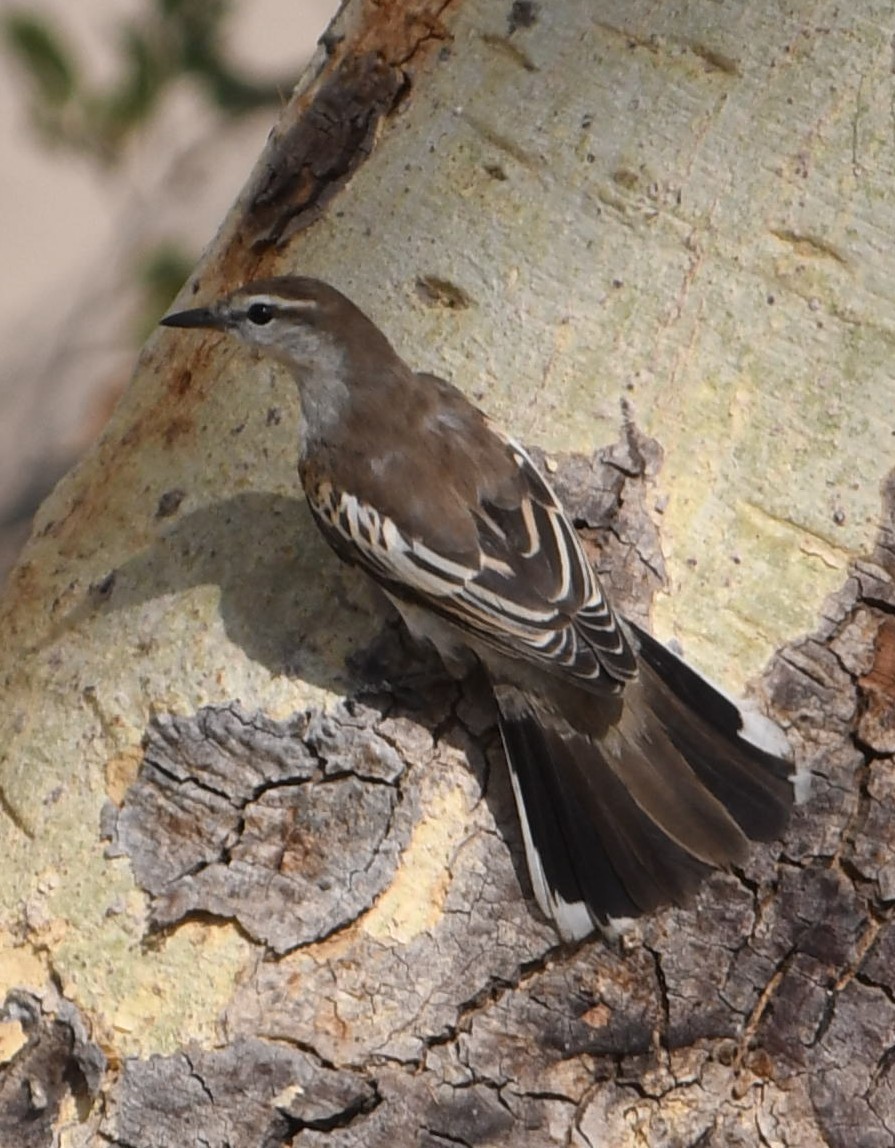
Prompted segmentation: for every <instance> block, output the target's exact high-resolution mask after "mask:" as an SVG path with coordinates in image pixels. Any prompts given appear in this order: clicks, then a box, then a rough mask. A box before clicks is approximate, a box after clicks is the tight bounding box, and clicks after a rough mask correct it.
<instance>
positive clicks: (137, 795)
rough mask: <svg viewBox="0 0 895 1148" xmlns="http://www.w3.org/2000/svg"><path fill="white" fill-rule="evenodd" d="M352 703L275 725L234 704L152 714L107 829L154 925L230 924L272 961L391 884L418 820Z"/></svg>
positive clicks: (396, 773) (389, 756) (396, 758)
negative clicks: (146, 896) (205, 920)
mask: <svg viewBox="0 0 895 1148" xmlns="http://www.w3.org/2000/svg"><path fill="white" fill-rule="evenodd" d="M379 719H380V714H379V713H378V712H377V711H376V710H373V709H371V708H369V707H366V706H362V705H359V704H351V705H346V706H344V707H341V708H340V709H339V710H338V711H337V712H336V713H334V714H332V715H329V716H324V715H321V714H318V713H302V714H298V715H296V716H295V717H293V718H292V719H290V720H288V721H284V722H277V721H273V720H271V719H269V718H266V717H264V716H262V715H260V714H248V713H245V712H244V711H242V710H240V709H239V708H238V707H236V706H231V707H223V708H215V707H209V708H207V709H203V710H201V711H200V712H199V713H197V714H196V715H195V716H193V717H175V716H170V715H163V716H161V717H158V718H156V719H155V720H154V721H153V723H152V725H151V726H150V729H149V731H148V733H147V737H146V750H145V755H144V758H143V762H142V764H141V767H140V771H139V774H138V777H137V780H136V782H135V783H134V784H133V785H132V786H131V787H130V788H129V790H128V792H127V794H126V796H125V799H124V803H123V806H122V808H121V810H120V812H119V813H118V815H117V817H113V818H111V819H109V820H111V821H113V822H114V824H106V825H105V830H106V832H107V834H108V835H110V836H111V837H112V838H113V844H112V846H111V851H112V852H117V853H124V854H126V855H127V856H128V857H129V858H130V860H131V864H132V865H133V869H134V874H135V877H136V879H137V882H138V883H139V884H140V885H141V887H142V888H144V889H145V890H146V891H147V892H148V893H150V895H151V897H152V920H153V923H154V924H155V925H157V926H171V925H174V924H176V923H177V922H178V921H181V920H183V919H184V918H185V917H186V916H188V915H189V914H192V913H210V914H212V915H214V916H218V917H224V918H227V919H233V920H236V921H238V922H239V924H240V925H241V926H242V928H243V929H245V931H246V932H247V933H248V934H249V935H250V936H252V937H253V938H255V939H256V940H258V941H261V942H263V943H264V944H266V945H268V946H269V947H270V948H271V949H273V950H274V951H275V952H278V953H284V952H287V951H288V950H290V949H294V948H295V947H296V946H298V945H303V944H308V943H310V942H311V941H315V940H319V939H320V938H321V937H323V936H326V935H327V934H329V933H331V932H332V931H333V930H334V929H337V928H339V927H341V926H343V925H345V924H347V923H348V922H350V921H353V920H355V919H356V918H357V917H358V916H359V915H360V914H361V913H363V912H364V911H365V910H366V909H369V907H370V906H371V905H372V903H373V901H374V900H375V898H376V897H377V896H378V894H379V893H381V892H382V890H383V889H385V888H386V887H387V886H388V884H389V883H390V881H391V879H392V877H393V875H394V872H395V869H396V867H397V864H398V859H399V856H400V853H401V850H402V848H403V847H404V845H405V844H406V842H407V838H408V835H409V833H410V828H411V826H412V824H413V820H414V817H415V815H416V812H417V810H416V803H415V799H414V797H413V796H412V795H411V794H409V793H408V791H407V790H406V789H405V787H404V786H403V784H402V781H403V777H404V773H405V768H406V764H405V759H407V760H409V759H410V758H411V756H412V755H411V754H410V753H409V752H407V753H406V754H405V755H404V756H402V754H401V753H400V749H401V746H400V745H398V746H397V748H396V746H395V745H394V744H392V743H391V742H389V741H387V740H386V739H385V738H384V737H383V736H382V735H381V734H380V733H379V732H378V731H377V723H378V721H379Z"/></svg>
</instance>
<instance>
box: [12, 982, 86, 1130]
mask: <svg viewBox="0 0 895 1148" xmlns="http://www.w3.org/2000/svg"><path fill="white" fill-rule="evenodd" d="M0 1019H2V1020H4V1021H11V1020H15V1021H17V1022H18V1023H19V1025H20V1026H21V1028H22V1031H23V1033H24V1034H25V1036H26V1038H27V1039H26V1041H25V1043H24V1044H23V1045H22V1047H21V1048H20V1049H19V1050H18V1051H17V1052H16V1053H15V1055H14V1056H13V1057H12V1058H11V1059H10V1060H9V1061H8V1062H7V1063H5V1064H3V1065H2V1066H0V1148H45V1146H46V1145H48V1144H50V1143H53V1142H55V1141H54V1128H55V1126H56V1120H57V1119H58V1117H59V1111H60V1107H61V1105H62V1104H63V1102H64V1100H65V1099H66V1098H67V1097H73V1098H74V1099H75V1100H76V1101H77V1102H78V1103H83V1104H84V1105H85V1106H87V1107H89V1105H90V1102H91V1100H92V1099H93V1098H94V1097H95V1096H96V1095H97V1093H98V1091H99V1088H100V1084H101V1083H102V1078H103V1073H104V1072H105V1068H106V1061H105V1057H104V1056H103V1054H102V1052H101V1051H100V1050H99V1048H98V1047H97V1046H96V1045H95V1044H93V1043H92V1042H91V1041H90V1040H89V1039H88V1037H87V1033H86V1029H85V1026H84V1023H83V1021H82V1019H81V1017H80V1015H79V1013H78V1011H77V1010H76V1009H75V1008H74V1007H73V1006H72V1005H70V1004H69V1003H68V1002H67V1001H61V1000H60V1001H57V1002H56V1005H55V1007H48V1008H47V1009H44V1007H43V1006H42V1004H41V1002H40V1001H39V1000H38V999H37V997H35V996H33V995H32V994H30V993H25V992H15V993H10V994H9V995H8V996H7V998H6V1001H5V1002H4V1004H3V1007H2V1009H0Z"/></svg>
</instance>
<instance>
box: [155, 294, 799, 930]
mask: <svg viewBox="0 0 895 1148" xmlns="http://www.w3.org/2000/svg"><path fill="white" fill-rule="evenodd" d="M162 323H164V324H165V325H166V326H169V327H209V328H214V329H216V330H220V331H226V332H228V333H229V334H231V335H235V336H236V337H237V338H238V339H240V340H241V341H242V342H243V343H246V344H247V345H248V346H250V347H253V348H255V349H257V350H258V351H260V352H262V353H264V354H266V355H269V356H271V357H272V358H274V359H277V360H279V361H280V362H281V363H282V364H284V366H285V367H286V368H287V369H288V370H289V371H290V372H291V374H292V375H293V377H294V378H295V381H296V382H297V384H298V389H299V394H300V401H301V430H300V443H299V464H298V466H299V474H300V476H301V481H302V484H303V486H304V489H305V493H306V495H307V498H308V502H309V503H310V507H311V510H312V512H313V515H314V518H315V520H316V522H317V525H318V526H319V527H320V530H321V531H322V533H323V536H324V537H325V538H326V540H327V542H329V544H330V545H331V546H332V548H333V549H334V550H335V551H336V553H337V554H338V555H339V557H340V558H343V559H344V560H345V561H346V562H349V563H352V564H354V565H356V566H359V567H361V568H362V569H363V570H365V571H366V572H367V573H368V574H369V575H370V576H371V577H372V578H374V579H375V580H376V581H377V582H378V583H379V584H380V586H382V587H383V589H384V590H385V592H386V593H387V594H388V596H389V597H390V598H391V600H392V601H393V602H394V604H395V605H396V606H397V608H398V610H399V611H400V612H401V614H402V615H403V617H404V620H405V621H406V623H407V625H408V626H409V628H410V629H411V631H412V632H413V633H414V634H416V635H417V636H423V637H425V638H428V639H429V640H431V641H432V642H434V643H435V645H436V646H437V648H438V649H439V652H440V653H441V654H442V657H443V658H444V659H445V660H446V661H447V662H448V663H449V664H450V663H456V662H458V661H459V662H461V663H462V662H463V661H464V660H466V661H468V660H469V655H470V653H471V654H473V655H475V657H476V658H477V659H478V660H479V661H480V662H481V663H482V664H483V665H484V667H485V669H486V671H487V674H488V676H489V678H490V681H491V684H492V686H493V690H494V695H495V698H496V700H497V706H498V711H499V715H500V728H501V733H502V735H503V742H504V746H505V748H506V755H507V760H508V763H509V768H510V777H511V780H512V787H513V792H514V794H515V798H516V804H517V807H518V811H519V817H520V821H521V825H522V834H523V839H524V842H525V850H526V855H527V859H528V866H529V872H530V875H531V882H532V886H533V889H534V893H535V896H536V898H537V900H538V903H539V905H540V906H541V909H542V910H543V911H544V913H545V914H546V915H547V916H548V917H550V918H552V920H553V921H554V922H555V924H556V927H557V929H558V931H559V933H560V935H561V936H562V937H563V938H565V939H569V940H571V939H579V938H581V937H584V936H586V935H587V934H589V933H590V932H592V931H593V929H594V927H595V926H597V925H599V926H603V927H606V926H611V924H612V923H613V922H615V921H616V920H617V919H619V918H630V917H636V916H639V915H641V914H643V913H646V912H648V911H650V910H652V909H655V908H657V907H658V906H660V905H664V904H668V903H680V902H681V901H683V900H684V899H685V898H686V897H687V896H688V894H690V893H691V892H692V891H693V890H694V888H695V887H696V886H697V884H698V883H699V882H700V881H701V880H702V879H703V878H704V877H705V876H706V875H707V874H708V873H709V872H710V871H711V870H712V869H713V868H726V867H730V866H731V865H734V864H737V863H739V862H741V861H742V860H743V858H744V856H745V854H746V851H747V848H748V842H749V840H750V839H753V840H760V841H767V840H771V839H773V838H776V837H777V836H779V835H780V833H781V832H782V830H783V828H784V826H785V824H786V821H787V817H788V813H789V808H790V805H791V803H792V796H793V787H792V784H791V781H792V778H791V776H790V775H791V766H790V765H789V764H788V763H787V762H786V761H785V760H784V759H783V757H782V756H781V751H782V753H785V752H786V742H785V739H784V738H783V735H782V733H781V732H780V730H779V729H778V728H777V727H776V726H775V725H774V724H773V723H772V722H770V721H768V719H766V718H762V717H761V716H760V715H758V714H757V713H749V712H746V711H743V710H740V709H739V708H738V707H737V706H736V705H735V704H734V702H732V701H731V700H730V699H729V698H728V697H726V696H725V695H724V694H722V693H721V692H720V691H719V690H717V689H716V688H715V687H714V686H712V685H711V684H710V683H709V682H707V681H706V680H705V679H704V678H702V677H701V676H700V675H699V674H697V673H696V672H695V671H694V670H692V669H691V668H690V667H688V666H687V665H686V664H685V663H684V662H683V661H682V660H681V659H680V658H678V657H677V656H676V655H675V654H673V653H672V652H671V651H670V650H668V649H666V648H665V647H664V646H663V645H661V644H660V643H659V642H658V641H656V640H655V639H654V638H652V637H650V636H649V635H648V634H647V633H646V632H645V631H643V630H642V629H640V628H639V627H638V626H636V625H635V624H634V623H632V622H629V621H625V620H623V619H621V618H620V617H619V616H618V615H617V614H616V613H615V612H614V611H613V608H612V606H611V605H610V603H609V601H608V600H607V598H606V595H605V593H604V592H603V589H602V587H601V585H600V582H599V580H598V579H597V577H596V575H595V574H594V572H593V570H592V569H591V567H590V564H589V563H588V561H587V558H586V557H585V554H584V551H583V550H582V547H581V545H580V543H579V540H578V538H577V536H576V533H575V530H574V528H573V526H572V524H571V523H570V521H569V519H568V518H567V516H566V514H565V513H564V511H563V508H562V506H561V505H560V504H559V502H558V500H557V498H556V495H555V494H554V493H553V491H552V490H551V488H550V485H549V483H548V482H547V481H546V479H545V478H544V477H543V475H542V474H540V472H539V471H538V469H537V467H536V466H535V465H534V463H533V462H532V460H531V458H530V457H529V456H528V454H526V452H525V450H523V448H522V447H521V446H519V445H518V444H517V443H515V442H513V440H512V439H510V438H508V437H506V436H505V435H504V434H502V433H501V432H500V431H499V430H497V429H496V428H495V427H494V426H493V425H492V423H491V422H490V421H489V420H488V418H487V417H486V416H485V415H484V414H483V413H482V412H481V411H480V410H478V408H477V407H475V406H473V404H472V403H470V402H469V400H468V399H467V398H466V397H465V396H464V395H463V394H462V393H461V392H460V391H459V390H458V389H457V388H456V387H454V386H452V385H451V384H450V383H447V382H445V381H444V380H442V379H439V378H436V377H434V376H432V375H426V374H417V373H415V372H414V371H413V370H411V368H410V367H408V366H407V364H406V363H405V362H404V361H403V360H402V359H401V358H399V356H398V355H397V354H396V352H395V351H394V350H393V348H392V346H391V344H390V343H389V342H388V340H387V339H386V337H385V335H383V333H382V332H381V331H380V330H379V328H378V327H376V325H375V324H374V323H372V322H371V320H370V319H368V318H367V317H366V316H365V315H364V314H363V313H362V312H361V311H360V310H359V309H358V308H357V307H356V306H355V305H354V304H353V303H351V302H350V300H348V299H346V298H345V296H344V295H342V294H340V293H339V292H338V291H336V290H335V289H334V288H333V287H330V286H328V285H327V284H325V283H322V282H320V281H318V280H314V279H307V278H298V277H284V278H277V279H266V280H258V281H257V282H254V283H248V284H246V285H245V286H244V287H240V288H239V289H238V290H236V291H234V292H233V293H232V294H230V295H228V296H227V297H226V298H222V299H218V300H217V301H216V302H214V303H212V304H210V305H209V306H207V307H202V308H199V309H197V310H191V311H183V312H180V313H178V314H174V315H168V316H167V317H166V318H164V319H163V320H162Z"/></svg>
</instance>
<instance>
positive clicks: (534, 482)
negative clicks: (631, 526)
mask: <svg viewBox="0 0 895 1148" xmlns="http://www.w3.org/2000/svg"><path fill="white" fill-rule="evenodd" d="M505 442H506V446H507V448H508V449H509V450H510V451H511V453H512V458H513V461H514V463H515V465H516V466H517V467H518V469H519V477H520V480H521V481H520V482H519V483H518V484H516V485H517V489H518V491H519V496H518V497H514V498H512V499H509V500H508V499H506V498H503V499H502V504H500V505H498V504H497V501H489V500H488V498H487V497H481V498H480V500H479V502H478V505H477V506H475V507H473V508H472V509H471V513H472V515H473V518H474V520H475V526H476V530H477V535H478V553H477V555H476V557H477V561H475V562H472V561H457V560H456V559H455V558H450V557H447V556H445V555H444V554H441V553H438V552H437V551H436V550H434V549H432V548H431V547H430V546H427V545H426V543H425V541H424V540H423V539H422V538H420V537H415V536H413V534H411V533H410V532H408V531H402V529H401V528H400V527H399V526H398V524H397V523H396V522H395V521H393V520H392V519H391V518H389V517H387V516H385V515H383V514H382V513H380V512H379V511H378V510H377V509H376V508H375V507H373V506H370V505H368V504H367V503H365V502H363V501H362V500H360V499H359V498H358V497H356V496H355V495H354V494H352V493H350V492H347V491H337V490H335V489H334V488H333V486H332V485H331V484H330V483H328V482H320V483H316V484H314V485H313V486H312V487H311V489H309V490H308V491H307V494H308V499H309V503H310V506H311V509H312V511H313V513H314V516H315V518H316V520H317V522H318V525H319V526H320V528H321V530H322V531H323V533H324V535H325V537H326V538H327V540H328V541H329V543H330V544H331V545H332V547H333V549H335V550H336V552H337V553H338V554H339V555H340V556H341V557H342V558H344V559H346V560H347V561H349V562H351V563H354V564H356V565H360V566H361V567H363V568H364V569H365V570H366V571H367V572H368V573H369V574H370V575H372V577H373V578H375V579H376V580H377V581H379V582H380V583H382V584H383V585H384V586H385V588H386V589H387V590H389V591H390V592H391V593H392V594H394V595H395V596H396V597H398V598H401V599H403V600H409V601H412V602H414V603H416V604H418V605H422V606H424V607H426V608H428V609H429V610H432V611H434V612H435V613H436V614H439V615H440V616H442V617H444V618H446V619H447V620H448V621H450V622H452V623H453V624H454V625H455V626H458V627H459V628H460V629H462V630H464V631H466V632H467V633H468V634H470V635H471V636H474V637H475V638H477V639H479V640H480V641H482V642H484V643H486V644H487V645H489V646H491V647H492V648H494V649H496V650H498V651H500V652H502V653H504V654H509V655H511V656H514V657H517V658H518V657H522V658H524V659H526V660H527V661H530V662H534V663H537V664H539V665H541V666H543V667H544V668H545V669H547V670H549V671H551V672H553V673H560V674H562V675H564V676H568V677H571V678H574V679H575V680H576V681H577V682H579V683H580V684H581V685H584V686H585V687H589V688H591V689H595V690H598V691H599V692H615V691H617V690H618V689H620V688H621V687H622V685H623V684H624V682H625V681H626V680H628V679H630V678H632V677H634V676H635V675H636V663H635V658H634V654H633V651H632V649H631V646H630V643H629V641H628V638H627V637H626V635H625V633H624V631H623V630H622V628H621V627H620V625H619V622H618V619H617V618H616V616H615V614H614V612H613V610H612V607H611V606H610V604H609V602H608V600H607V598H606V595H605V594H604V593H603V589H602V587H601V585H600V583H599V580H598V579H597V577H596V575H595V574H594V572H593V571H592V569H591V567H590V564H589V562H588V560H587V557H586V556H585V554H584V551H583V549H582V547H581V543H580V542H579V540H578V536H577V535H576V533H575V530H574V527H573V526H572V524H571V523H570V522H569V520H568V518H567V516H566V514H565V512H564V511H563V509H562V507H561V505H560V503H559V501H558V499H557V498H556V495H555V494H554V493H553V491H552V490H551V489H550V486H549V485H548V483H547V482H546V481H545V480H544V478H543V477H542V476H541V474H540V473H539V472H538V470H537V468H536V467H535V465H534V463H533V462H532V460H531V458H530V457H529V456H528V454H527V453H526V452H525V451H524V450H523V449H522V447H520V446H518V444H516V443H514V442H512V441H511V440H505ZM508 501H509V502H510V503H511V505H506V503H507V502H508Z"/></svg>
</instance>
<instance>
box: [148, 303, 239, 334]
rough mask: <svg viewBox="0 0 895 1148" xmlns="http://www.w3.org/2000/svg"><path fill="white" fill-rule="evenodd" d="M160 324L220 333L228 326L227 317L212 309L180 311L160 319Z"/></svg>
mask: <svg viewBox="0 0 895 1148" xmlns="http://www.w3.org/2000/svg"><path fill="white" fill-rule="evenodd" d="M159 323H161V325H162V326H163V327H213V328H215V329H216V330H218V331H223V330H224V329H225V328H226V327H227V326H228V322H227V319H226V317H225V316H224V315H221V314H220V313H219V312H217V311H214V310H212V308H211V307H197V308H196V309H195V310H193V311H178V312H177V313H176V314H174V315H166V316H165V317H164V319H159Z"/></svg>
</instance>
